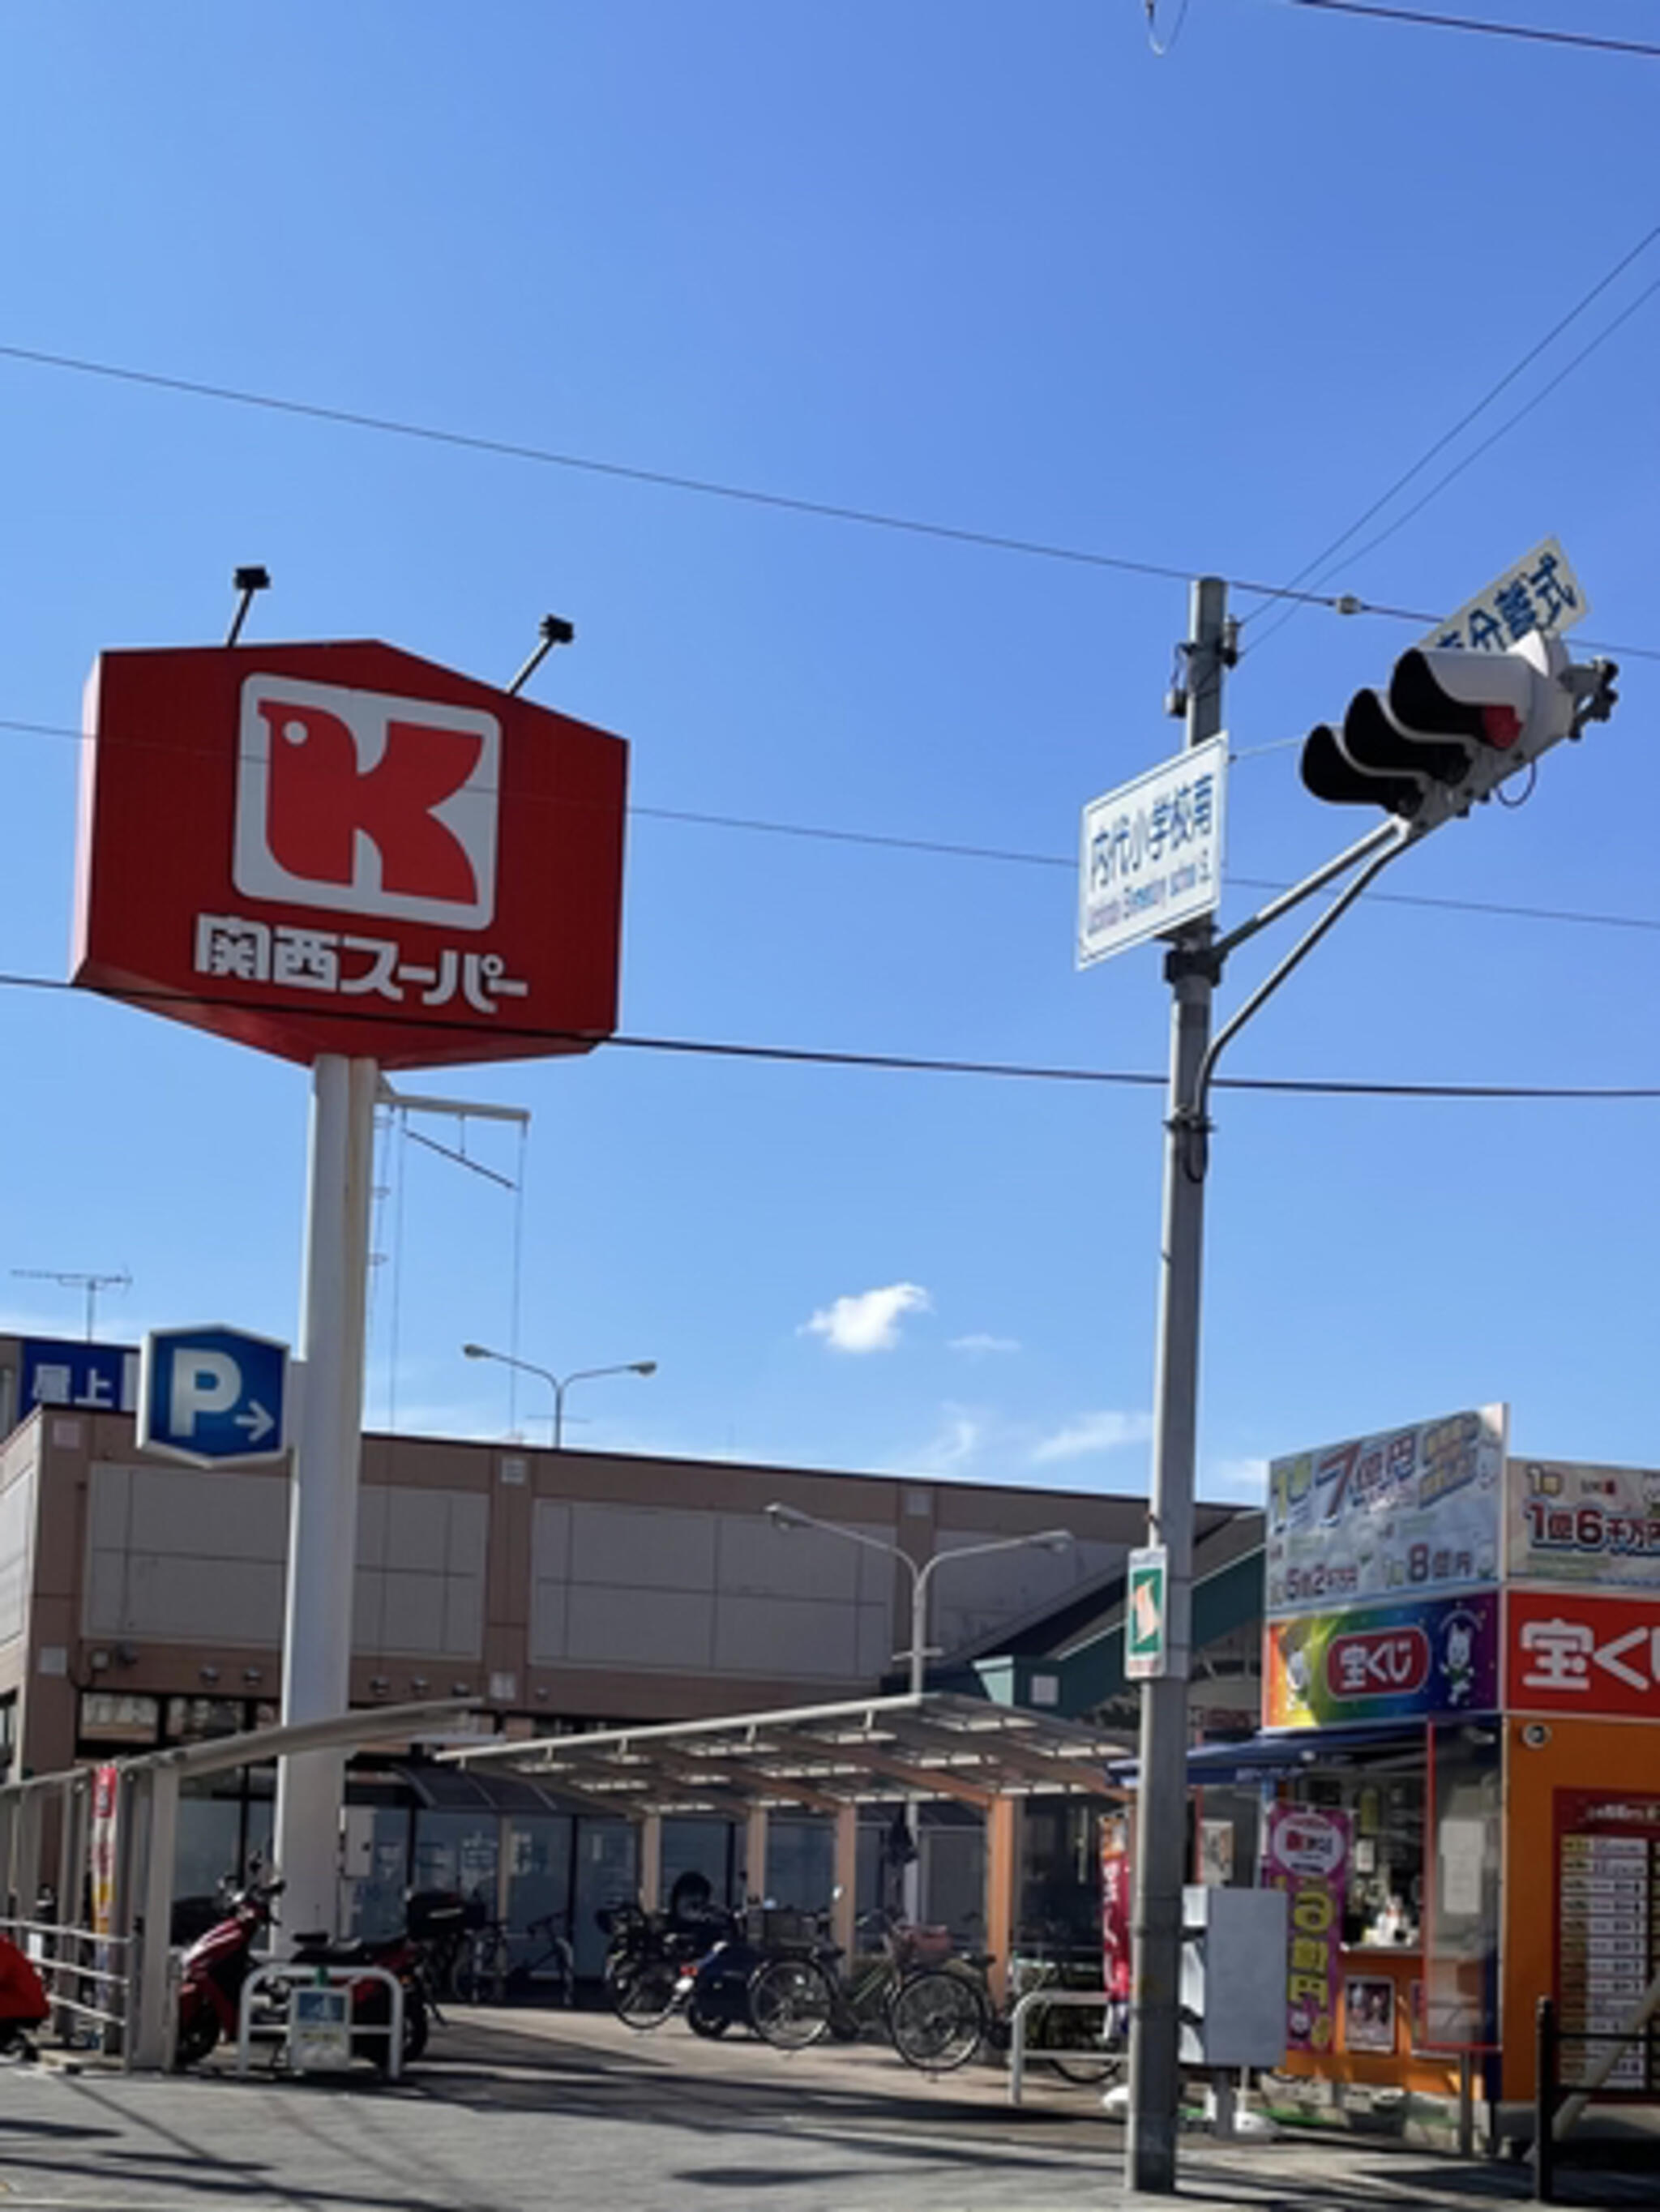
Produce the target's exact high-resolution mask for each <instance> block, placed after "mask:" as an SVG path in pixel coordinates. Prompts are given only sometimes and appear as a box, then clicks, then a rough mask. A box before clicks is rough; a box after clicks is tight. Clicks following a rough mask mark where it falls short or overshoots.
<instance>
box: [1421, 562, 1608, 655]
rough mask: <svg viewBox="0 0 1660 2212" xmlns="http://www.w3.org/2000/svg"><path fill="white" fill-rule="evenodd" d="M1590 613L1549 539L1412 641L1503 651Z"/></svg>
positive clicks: (1473, 650) (1477, 650) (1569, 568)
mask: <svg viewBox="0 0 1660 2212" xmlns="http://www.w3.org/2000/svg"><path fill="white" fill-rule="evenodd" d="M1589 613H1590V600H1589V599H1587V598H1586V597H1585V591H1584V586H1583V585H1582V584H1581V583H1580V581H1579V579H1578V576H1576V575H1575V574H1574V573H1573V569H1572V566H1571V564H1570V562H1569V560H1568V556H1567V555H1566V553H1565V552H1564V551H1563V550H1562V549H1561V547H1560V545H1559V544H1557V542H1556V540H1555V539H1554V538H1545V539H1543V540H1542V541H1541V543H1540V544H1537V545H1535V547H1534V549H1533V550H1532V552H1531V553H1529V554H1528V555H1527V556H1525V558H1524V559H1523V560H1520V561H1517V562H1516V563H1515V564H1514V566H1513V567H1511V568H1506V569H1505V573H1504V574H1503V575H1502V576H1499V577H1496V578H1495V579H1494V580H1493V582H1492V583H1491V584H1489V585H1488V586H1487V589H1486V590H1485V591H1483V592H1477V593H1476V595H1475V598H1474V599H1468V600H1466V601H1465V603H1464V605H1462V607H1460V608H1459V610H1458V611H1457V613H1456V614H1454V615H1449V616H1448V617H1447V619H1446V620H1445V622H1441V623H1437V624H1436V625H1435V628H1434V629H1432V630H1430V631H1429V632H1428V633H1427V634H1426V635H1425V636H1423V637H1420V639H1419V641H1418V642H1419V643H1420V645H1423V646H1462V647H1464V648H1465V649H1466V650H1467V651H1468V652H1471V653H1508V652H1509V651H1510V649H1511V647H1512V646H1513V645H1520V643H1521V642H1522V640H1523V638H1524V637H1528V636H1529V635H1532V633H1533V632H1534V631H1535V630H1537V631H1538V632H1539V633H1540V634H1541V635H1543V636H1547V637H1554V636H1555V635H1557V634H1558V633H1559V632H1560V631H1561V630H1565V629H1572V628H1573V626H1574V624H1575V623H1579V622H1583V621H1584V618H1585V617H1586V616H1587V615H1588V614H1589Z"/></svg>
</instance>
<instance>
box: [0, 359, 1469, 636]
mask: <svg viewBox="0 0 1660 2212" xmlns="http://www.w3.org/2000/svg"><path fill="white" fill-rule="evenodd" d="M0 359H3V360H6V361H16V362H26V363H27V364H28V365H29V366H30V367H32V368H52V369H64V370H68V371H70V372H72V373H74V374H77V375H82V376H95V377H103V378H106V379H107V380H110V381H112V382H114V383H119V384H132V385H138V386H143V387H144V388H146V389H148V390H151V391H156V392H177V393H179V394H180V395H181V396H183V397H185V398H192V399H213V400H218V401H220V402H221V403H222V404H225V405H227V406H232V407H252V408H258V409H260V410H263V411H265V413H268V414H275V415H288V416H296V417H298V418H299V419H301V420H302V421H306V422H329V423H332V424H334V425H335V426H336V427H337V428H344V429H350V430H368V431H373V432H374V433H376V434H378V435H381V436H385V437H394V438H411V439H415V440H417V441H420V442H422V443H423V444H427V445H435V446H449V447H458V448H459V449H460V450H461V451H463V452H465V453H491V454H494V455H496V457H497V458H498V459H505V460H514V461H529V462H532V463H534V464H536V465H538V466H540V467H543V468H555V469H572V470H576V471H581V472H582V473H584V474H587V475H590V476H599V477H612V478H614V479H617V480H619V481H621V482H623V483H638V484H649V485H652V486H654V487H655V488H656V489H659V490H665V491H682V492H690V493H694V494H696V495H698V496H699V497H701V498H704V499H723V500H731V501H737V502H739V503H740V504H743V505H745V506H750V507H770V508H773V509H775V511H779V512H781V513H787V514H806V515H812V516H814V517H816V518H817V519H818V520H820V521H828V522H848V523H854V524H856V525H858V526H860V527H861V528H863V529H866V530H887V531H895V532H900V533H902V534H903V535H906V536H909V537H914V538H935V539H939V540H942V541H944V542H945V543H946V544H956V545H973V546H978V547H980V548H982V550H987V551H989V552H994V553H1015V554H1020V555H1024V556H1027V557H1029V558H1031V559H1034V560H1041V561H1060V562H1068V563H1070V564H1071V565H1073V566H1074V567H1079V568H1107V569H1112V570H1115V571H1116V572H1117V573H1119V574H1125V575H1132V576H1152V577H1156V578H1158V579H1159V580H1162V581H1164V582H1171V583H1183V584H1185V583H1188V582H1189V581H1190V580H1192V578H1193V576H1194V575H1195V573H1196V571H1195V569H1194V568H1192V567H1191V566H1189V567H1186V568H1178V567H1177V566H1176V565H1175V564H1174V563H1173V562H1166V561H1143V560H1136V559H1134V558H1132V557H1131V556H1128V554H1121V553H1101V552H1097V551H1094V550H1091V548H1089V547H1087V546H1081V545H1058V544H1053V543H1050V542H1049V541H1048V540H1045V539H1043V538H1017V537H1012V536H1011V535H1009V534H1007V533H1006V532H1000V531H993V530H976V529H970V528H968V527H965V526H960V525H958V524H955V523H949V522H931V521H927V520H924V519H922V518H921V517H918V516H915V515H904V514H891V513H885V512H883V511H882V510H880V509H879V508H875V507H846V506H842V505H841V504H839V503H838V502H836V501H831V500H819V499H806V498H801V497H798V496H797V495H795V494H794V493H791V492H778V491H765V490H763V489H759V488H758V487H757V486H755V485H752V484H735V483H723V482H721V481H720V480H719V479H718V478H715V477H694V476H686V475H683V474H679V473H677V472H676V471H671V470H666V469H650V468H644V467H641V466H639V465H635V463H633V462H625V461H606V460H599V459H594V458H593V456H592V455H589V454H584V453H559V452H556V451H555V450H554V449H553V448H552V447H546V446H532V445H528V444H524V443H520V442H519V441H515V440H513V439H508V438H493V437H488V436H485V435H482V434H480V433H477V432H475V431H471V430H452V429H446V428H443V427H442V426H441V425H440V424H437V423H431V422H407V421H404V420H401V419H399V418H398V417H397V416H390V415H371V414H367V413H365V412H363V411H362V410H358V409H355V408H348V407H331V406H325V405H323V404H319V403H317V402H314V401H312V400H305V399H289V398H283V397H281V396H280V395H278V394H277V393H275V392H250V391H246V390H244V389H242V388H240V387H238V386H233V385H225V384H204V383H202V382H200V381H199V380H197V379H195V378H192V377H182V376H166V375H162V374H159V373H157V372H155V371H153V370H149V369H139V368H125V367H122V366H121V365H119V364H118V363H116V362H103V361H91V360H88V359H86V358H84V357H82V356H76V355H72V354H58V353H43V352H41V351H40V350H38V349H35V348H33V347H31V346H18V345H0ZM1227 581H1228V584H1229V586H1230V588H1231V589H1232V590H1234V591H1237V592H1250V593H1251V594H1253V595H1254V596H1256V597H1257V598H1260V599H1284V598H1285V597H1286V591H1285V589H1284V588H1283V587H1282V586H1280V585H1278V584H1260V583H1253V582H1252V581H1251V580H1250V579H1249V578H1248V577H1243V576H1230V577H1229V578H1228V579H1227ZM1291 596H1292V597H1294V598H1295V597H1311V596H1312V594H1309V593H1292V594H1291ZM1321 604H1322V605H1325V606H1335V605H1337V604H1338V603H1337V600H1336V599H1335V598H1328V599H1323V601H1321ZM1342 611H1343V612H1344V613H1346V614H1366V615H1381V616H1384V617H1389V618H1391V619H1393V620H1395V621H1399V622H1421V623H1433V622H1434V621H1435V620H1436V617H1435V616H1434V615H1432V614H1425V613H1423V612H1422V611H1420V610H1419V609H1416V608H1412V607H1394V606H1384V605H1381V604H1380V605H1371V603H1370V602H1366V601H1360V600H1356V599H1353V598H1352V597H1350V596H1347V595H1345V597H1344V599H1343V605H1342Z"/></svg>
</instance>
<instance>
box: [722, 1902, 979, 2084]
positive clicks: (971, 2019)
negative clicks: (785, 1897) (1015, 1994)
mask: <svg viewBox="0 0 1660 2212" xmlns="http://www.w3.org/2000/svg"><path fill="white" fill-rule="evenodd" d="M860 1924H861V1926H863V1927H866V1929H872V1927H874V1929H875V1930H876V1931H878V1932H879V1934H880V1937H881V1944H882V1948H881V1950H880V1951H879V1953H876V1954H871V1955H870V1956H869V1957H868V1958H867V1959H866V1962H865V1963H864V1964H863V1966H855V1970H854V1973H853V1974H852V1976H851V1977H850V1978H843V1976H842V1974H841V1972H839V1971H838V1968H837V1966H836V1961H837V1960H839V1958H840V1957H841V1955H842V1954H841V1949H840V1947H839V1946H838V1945H836V1944H832V1943H830V1942H826V1941H824V1928H823V1926H822V1923H821V1925H820V1928H819V1929H818V1933H817V1935H816V1936H815V1937H814V1939H813V1940H812V1941H811V1942H809V1943H807V1944H806V1946H805V1947H804V1948H792V1949H790V1950H787V1951H785V1952H782V1953H781V1954H780V1955H779V1956H777V1957H775V1958H771V1959H768V1960H764V1961H763V1963H762V1965H761V1966H758V1967H757V1969H756V1971H755V1974H754V1976H753V1978H751V1983H750V1990H749V2000H750V2017H751V2021H752V2022H753V2023H754V2027H755V2031H756V2033H757V2035H759V2036H761V2037H762V2038H763V2039H764V2040H765V2041H767V2042H768V2043H770V2044H772V2045H774V2046H775V2048H777V2049H779V2050H781V2051H804V2050H806V2049H807V2048H808V2047H809V2045H812V2044H815V2043H820V2042H822V2041H823V2040H824V2038H825V2037H826V2036H830V2035H834V2036H836V2038H837V2039H839V2040H842V2041H844V2042H852V2041H853V2040H854V2039H856V2038H857V2037H858V2036H860V2034H862V2033H865V2032H866V2030H867V2029H869V2028H873V2027H879V2028H880V2029H881V2031H882V2033H884V2035H885V2037H886V2039H888V2041H889V2042H891V2044H892V2045H893V2047H894V2049H895V2050H896V2051H897V2052H898V2054H899V2056H900V2057H901V2058H903V2060H904V2062H905V2063H906V2064H907V2065H908V2066H915V2068H917V2069H918V2070H919V2071H920V2072H922V2073H927V2074H946V2073H950V2072H952V2071H953V2070H954V2069H956V2068H957V2067H959V2066H964V2065H966V2064H967V2063H968V2061H969V2060H970V2058H972V2057H974V2055H975V2053H976V2051H978V2050H979V2048H980V2046H981V2045H982V2042H983V2041H984V2040H985V2038H986V2036H987V2034H988V2032H989V2030H990V2027H991V2021H992V2011H991V2002H990V2000H989V1998H988V1996H987V1994H986V1990H985V1985H984V1984H983V1982H982V1980H981V1979H980V1978H979V1976H978V1974H977V1972H976V1967H975V1962H974V1961H973V1960H963V1959H955V1958H952V1957H951V1955H950V1954H949V1943H950V1937H949V1936H948V1935H947V1934H946V1930H944V1929H918V1928H911V1927H909V1926H907V1925H905V1924H904V1923H902V1922H899V1921H897V1920H895V1919H893V1918H891V1917H890V1916H889V1915H887V1914H885V1913H881V1914H866V1916H865V1919H864V1921H863V1922H861V1923H860Z"/></svg>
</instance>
